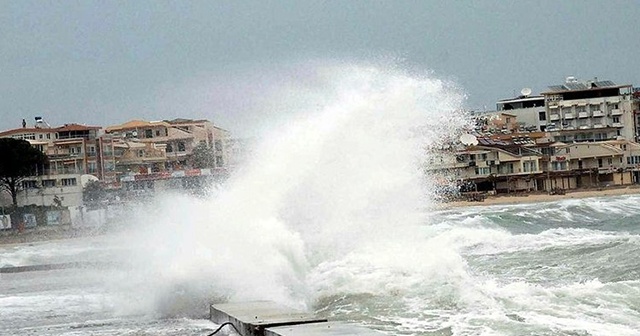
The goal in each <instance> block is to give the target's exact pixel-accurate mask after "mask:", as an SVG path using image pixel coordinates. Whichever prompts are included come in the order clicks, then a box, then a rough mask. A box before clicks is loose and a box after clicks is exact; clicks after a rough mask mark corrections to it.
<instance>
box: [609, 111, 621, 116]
mask: <svg viewBox="0 0 640 336" xmlns="http://www.w3.org/2000/svg"><path fill="white" fill-rule="evenodd" d="M611 115H612V116H619V115H622V110H620V109H613V110H611Z"/></svg>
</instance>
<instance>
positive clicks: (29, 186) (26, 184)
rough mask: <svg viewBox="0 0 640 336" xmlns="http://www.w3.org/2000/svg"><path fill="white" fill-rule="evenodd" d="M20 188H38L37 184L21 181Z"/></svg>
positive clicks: (31, 181) (35, 182)
mask: <svg viewBox="0 0 640 336" xmlns="http://www.w3.org/2000/svg"><path fill="white" fill-rule="evenodd" d="M22 188H23V189H36V188H38V182H37V181H34V180H25V181H22Z"/></svg>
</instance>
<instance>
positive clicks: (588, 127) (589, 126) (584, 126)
mask: <svg viewBox="0 0 640 336" xmlns="http://www.w3.org/2000/svg"><path fill="white" fill-rule="evenodd" d="M578 128H579V129H581V130H585V129H590V128H591V125H580V127H578Z"/></svg>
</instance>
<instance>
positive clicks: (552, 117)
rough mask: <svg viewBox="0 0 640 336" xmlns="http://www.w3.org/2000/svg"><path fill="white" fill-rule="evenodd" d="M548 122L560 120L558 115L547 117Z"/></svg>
mask: <svg viewBox="0 0 640 336" xmlns="http://www.w3.org/2000/svg"><path fill="white" fill-rule="evenodd" d="M549 120H551V121H556V120H560V115H559V114H551V115H549Z"/></svg>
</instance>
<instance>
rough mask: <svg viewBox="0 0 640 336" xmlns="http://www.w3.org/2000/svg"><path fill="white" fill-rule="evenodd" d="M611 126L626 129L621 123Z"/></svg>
mask: <svg viewBox="0 0 640 336" xmlns="http://www.w3.org/2000/svg"><path fill="white" fill-rule="evenodd" d="M611 126H613V127H624V125H622V123H621V122H617V123H613V124H612V125H611Z"/></svg>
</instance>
